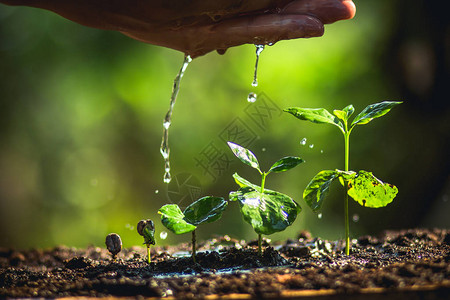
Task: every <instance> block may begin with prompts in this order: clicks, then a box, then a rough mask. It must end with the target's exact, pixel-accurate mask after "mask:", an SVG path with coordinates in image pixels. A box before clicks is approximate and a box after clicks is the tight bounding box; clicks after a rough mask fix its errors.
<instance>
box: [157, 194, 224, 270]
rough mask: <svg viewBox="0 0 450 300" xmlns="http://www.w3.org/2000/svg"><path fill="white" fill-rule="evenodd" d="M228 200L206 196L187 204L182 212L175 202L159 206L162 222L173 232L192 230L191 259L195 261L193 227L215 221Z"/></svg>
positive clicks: (180, 232) (179, 232)
mask: <svg viewBox="0 0 450 300" xmlns="http://www.w3.org/2000/svg"><path fill="white" fill-rule="evenodd" d="M227 205H228V202H227V201H225V199H223V198H221V197H212V196H206V197H203V198H200V199H198V200H197V201H195V202H194V203H192V204H191V205H189V206H188V207H187V208H186V209H185V210H184V211H183V212H182V211H181V209H180V207H178V205H176V204H166V205H164V206H163V207H161V208H160V210H159V211H158V213H160V214H161V222H162V224H163V225H164V226H165V227H166V228H167V229H169V230H170V231H172V232H173V233H175V234H183V233H188V232H192V259H193V260H194V263H196V259H195V255H196V237H195V229H197V226H198V225H200V224H204V223H211V222H214V221H217V220H218V219H220V217H221V216H222V212H223V211H224V210H225V208H226V207H227Z"/></svg>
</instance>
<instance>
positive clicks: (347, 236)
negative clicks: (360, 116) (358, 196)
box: [344, 122, 350, 255]
mask: <svg viewBox="0 0 450 300" xmlns="http://www.w3.org/2000/svg"><path fill="white" fill-rule="evenodd" d="M345 131H346V133H345V134H344V138H345V171H346V172H348V170H349V167H348V165H349V156H350V155H349V152H350V132H349V131H348V130H347V122H345ZM344 183H345V202H344V211H345V254H346V255H349V254H350V228H349V221H348V181H347V180H345V182H344Z"/></svg>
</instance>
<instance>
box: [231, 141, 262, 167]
mask: <svg viewBox="0 0 450 300" xmlns="http://www.w3.org/2000/svg"><path fill="white" fill-rule="evenodd" d="M227 144H228V146H229V147H230V149H231V151H233V153H234V155H236V157H237V158H239V159H240V160H241V161H242V162H243V163H244V164H246V165H249V166H250V167H252V168H255V169H257V170H258V171H259V172H261V170H260V169H259V163H258V159H257V158H256V156H255V154H253V152H252V151H250V150H248V149H246V148H244V147H242V146H239V145H238V144H235V143H232V142H228V143H227Z"/></svg>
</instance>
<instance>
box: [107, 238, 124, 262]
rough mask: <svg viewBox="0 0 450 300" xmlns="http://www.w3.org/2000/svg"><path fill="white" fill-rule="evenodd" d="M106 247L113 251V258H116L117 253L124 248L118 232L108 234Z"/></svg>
mask: <svg viewBox="0 0 450 300" xmlns="http://www.w3.org/2000/svg"><path fill="white" fill-rule="evenodd" d="M105 244H106V248H107V249H108V251H109V252H110V253H111V255H112V258H113V259H116V256H117V254H118V253H119V252H120V251H121V250H122V240H121V239H120V236H119V235H118V234H117V233H110V234H108V235H107V236H106V240H105Z"/></svg>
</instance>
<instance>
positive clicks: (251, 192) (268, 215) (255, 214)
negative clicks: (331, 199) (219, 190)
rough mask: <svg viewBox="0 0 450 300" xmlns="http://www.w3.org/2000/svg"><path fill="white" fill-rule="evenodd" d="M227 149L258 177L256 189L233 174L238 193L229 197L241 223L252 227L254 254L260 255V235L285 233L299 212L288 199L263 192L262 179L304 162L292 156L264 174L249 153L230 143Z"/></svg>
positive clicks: (293, 202)
mask: <svg viewBox="0 0 450 300" xmlns="http://www.w3.org/2000/svg"><path fill="white" fill-rule="evenodd" d="M228 146H229V147H230V149H231V151H233V153H234V155H235V156H236V157H237V158H239V159H240V160H241V161H242V162H243V163H244V164H246V165H249V166H250V167H252V168H254V169H256V170H258V172H259V174H261V177H262V179H261V186H257V185H255V184H252V183H251V182H249V181H247V180H246V179H244V178H242V177H240V176H239V175H238V174H237V173H235V174H234V175H233V178H234V180H235V181H236V183H237V184H238V185H239V186H240V189H239V190H238V191H236V192H231V193H230V201H238V202H239V206H240V209H241V214H242V216H243V218H244V220H245V221H246V222H247V223H249V224H250V225H252V227H253V230H255V232H256V233H257V234H258V254H259V255H262V249H261V243H262V235H263V234H272V233H275V232H278V231H283V230H285V229H286V228H287V227H288V226H290V225H292V223H294V221H295V219H296V218H297V214H299V213H300V211H301V210H302V209H301V207H300V206H299V205H298V204H297V203H296V202H295V201H294V200H292V198H291V197H289V196H287V195H284V194H282V193H279V192H276V191H271V190H268V189H264V185H265V181H266V176H267V175H269V174H270V173H280V172H284V171H287V170H290V169H292V168H294V167H296V166H297V165H298V164H301V163H303V162H304V160H303V159H301V158H300V157H294V156H288V157H284V158H282V159H280V160H278V161H277V162H275V163H274V164H273V165H272V166H271V167H270V169H269V170H268V171H267V172H262V171H261V169H260V166H259V162H258V159H257V158H256V156H255V154H253V152H251V151H250V150H248V149H246V148H244V147H242V146H240V145H238V144H235V143H232V142H228Z"/></svg>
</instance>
